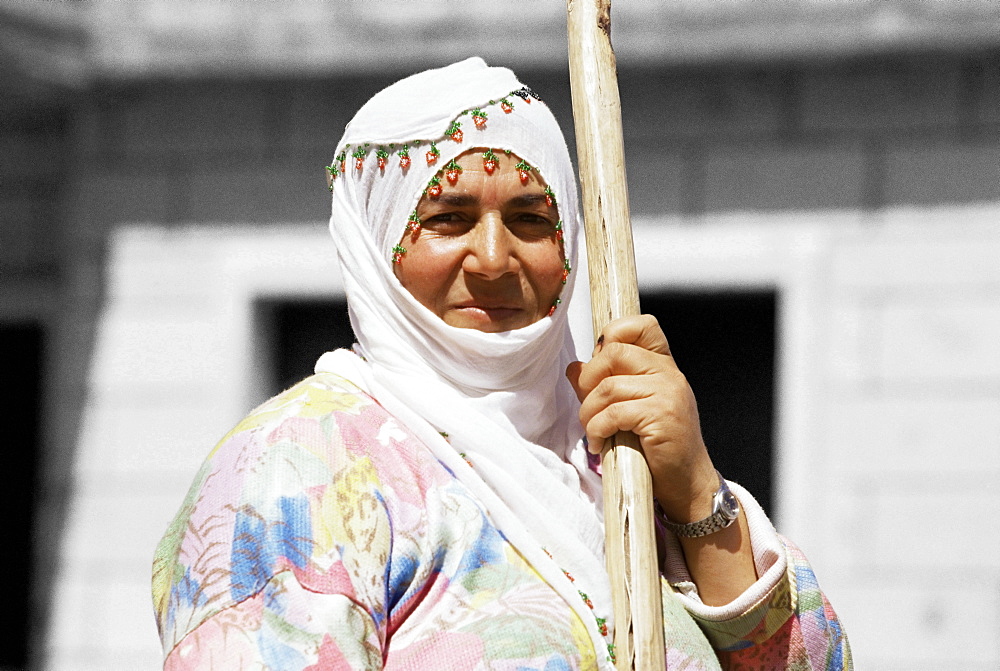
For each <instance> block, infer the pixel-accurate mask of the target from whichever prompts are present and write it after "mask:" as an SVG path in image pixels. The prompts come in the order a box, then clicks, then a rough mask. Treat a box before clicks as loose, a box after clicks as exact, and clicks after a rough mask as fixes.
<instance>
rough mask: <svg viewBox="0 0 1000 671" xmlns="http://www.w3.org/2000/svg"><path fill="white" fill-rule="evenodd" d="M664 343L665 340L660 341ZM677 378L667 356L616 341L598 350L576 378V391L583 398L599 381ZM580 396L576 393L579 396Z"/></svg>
mask: <svg viewBox="0 0 1000 671" xmlns="http://www.w3.org/2000/svg"><path fill="white" fill-rule="evenodd" d="M663 342H664V343H666V340H664V341H663ZM660 373H665V374H680V371H678V370H677V364H676V363H674V360H673V358H672V357H670V356H669V355H664V354H660V353H657V352H653V351H651V350H647V349H643V348H642V347H639V346H637V345H633V344H628V343H622V342H619V341H607V340H606V341H605V342H604V344H603V345H602V346H601V350H600V351H599V352H598V353H597V354H595V355H594V358H593V359H591V360H590V361H589V362H587V363H586V364H583V365H582V367H581V369H580V371H579V373H578V374H577V376H576V382H577V384H578V386H579V389H580V390H581V391H583V392H585V394H589V393H590V392H591V391H593V390H594V389H595V388H596V387H597V385H599V384H600V383H601V381H602V380H604V379H606V378H608V377H613V376H616V375H641V376H647V375H656V374H660ZM578 394H579V392H578Z"/></svg>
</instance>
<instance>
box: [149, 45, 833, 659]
mask: <svg viewBox="0 0 1000 671" xmlns="http://www.w3.org/2000/svg"><path fill="white" fill-rule="evenodd" d="M328 170H329V171H330V175H331V188H332V191H333V216H332V218H331V224H330V227H331V231H332V233H333V236H334V238H335V239H336V242H337V248H338V250H339V257H340V263H341V268H342V271H343V276H344V282H345V289H346V292H347V296H348V303H349V306H350V316H351V324H352V326H353V328H354V331H355V334H356V335H357V338H358V344H357V345H356V346H355V348H354V350H353V351H346V350H338V351H336V352H331V353H327V354H325V355H324V356H323V357H322V358H321V359H320V361H319V362H318V364H317V369H316V370H317V373H316V375H314V376H312V377H310V378H307V379H306V380H304V381H303V382H301V383H299V384H298V385H296V386H295V387H293V388H291V389H289V390H288V391H286V392H284V393H283V394H281V395H279V396H278V397H276V398H274V399H272V400H271V401H269V402H267V403H265V404H264V405H263V406H261V407H260V408H258V409H256V410H255V411H254V412H253V413H251V415H250V416H249V417H247V418H246V419H245V420H244V421H243V422H241V423H240V424H239V425H238V426H237V427H236V428H235V429H233V431H232V432H230V433H229V434H228V435H227V436H226V437H225V438H224V439H223V440H222V441H221V442H220V443H219V445H218V446H217V447H216V449H215V451H213V453H212V454H211V455H210V457H209V459H208V460H207V461H206V463H205V465H204V467H203V468H202V469H201V471H200V473H199V474H198V476H197V477H196V479H195V483H194V485H193V486H192V489H191V492H190V494H189V495H188V498H187V500H186V501H185V503H184V505H183V507H182V510H181V512H180V513H179V514H178V516H177V518H176V520H175V521H174V523H173V525H172V526H171V528H170V529H169V530H168V531H167V534H166V536H165V537H164V539H163V541H162V542H161V545H160V547H159V549H158V551H157V556H156V562H155V567H154V600H155V602H156V609H157V615H158V622H159V627H160V634H161V638H162V641H163V646H164V651H165V655H166V661H165V664H164V666H165V668H168V669H195V668H197V669H203V668H225V669H236V668H273V669H341V668H344V669H347V668H352V669H353V668H364V669H375V668H386V669H456V670H457V669H479V668H484V669H485V668H504V669H508V668H509V669H546V670H549V671H551V670H554V669H595V668H599V669H610V668H612V660H613V656H614V650H613V647H612V646H611V645H610V643H611V641H612V633H613V629H614V622H613V620H612V615H611V603H610V590H609V586H608V580H607V576H606V574H605V571H604V558H603V532H602V511H601V504H600V502H601V496H600V477H599V475H598V473H597V469H596V458H595V457H594V455H591V454H589V453H588V450H587V443H588V440H587V439H588V438H589V444H590V445H591V446H593V448H594V450H595V451H597V450H598V448H599V446H600V444H601V443H602V442H603V439H604V438H605V437H607V436H610V435H612V434H613V433H615V432H616V431H618V430H632V431H635V432H636V433H637V434H638V435H639V436H640V439H641V441H642V443H643V447H644V450H645V452H646V454H647V459H648V461H649V463H650V467H651V470H652V472H653V475H654V489H655V494H656V496H657V499H658V503H659V506H660V508H661V511H660V513H661V519H662V520H663V523H664V524H666V525H670V528H671V529H673V530H674V532H676V533H677V534H679V535H675V533H674V532H670V531H664V534H663V540H664V541H665V544H666V546H667V548H666V550H665V554H666V559H665V562H664V578H665V580H664V617H665V626H666V641H667V658H668V665H671V668H672V666H673V665H683V664H685V663H686V664H689V665H690V668H719V667H720V664H721V666H724V667H729V666H738V665H739V664H740V663H748V664H754V665H756V668H786V667H790V666H796V665H799V666H803V668H810V667H806V666H805V665H807V664H811V668H838V669H839V668H845V667H848V666H849V665H850V661H849V658H850V655H849V651H848V649H847V643H846V640H845V639H844V638H843V635H842V632H841V630H840V626H839V624H838V622H837V620H836V618H835V616H834V614H833V612H832V610H831V609H830V608H829V605H828V604H827V603H826V601H825V599H824V598H823V597H822V595H821V594H820V593H819V592H818V587H817V586H816V584H815V581H814V579H813V578H812V572H811V571H810V569H809V568H808V566H807V565H806V564H805V561H804V559H803V558H802V557H801V555H800V554H799V553H798V552H797V551H796V550H795V549H794V548H792V547H791V546H788V545H787V544H785V543H783V542H782V541H781V540H780V539H779V538H778V537H777V535H776V534H775V533H774V530H773V528H772V527H771V526H770V524H769V522H768V521H767V518H766V517H765V516H764V514H763V513H762V512H761V510H760V508H759V507H758V506H757V505H756V503H755V502H754V501H753V499H752V497H750V495H749V494H748V493H746V492H745V491H744V490H742V489H740V488H739V487H738V486H736V485H732V484H730V485H729V487H731V488H732V490H733V491H734V492H735V493H736V496H737V497H738V499H739V503H740V504H742V510H733V509H730V508H727V507H726V506H722V507H721V508H719V507H718V506H716V508H713V497H715V498H718V500H719V501H720V502H723V503H724V502H732V499H731V497H728V498H727V497H726V496H725V494H726V491H727V486H726V483H725V482H724V481H722V480H721V477H720V476H718V475H717V473H716V472H715V470H714V468H713V467H712V464H711V460H710V458H709V456H708V453H707V450H706V449H705V446H704V443H703V442H702V440H701V435H700V429H699V426H698V418H697V409H696V406H695V402H694V397H693V395H692V394H691V391H690V388H689V387H688V386H687V383H686V381H685V380H684V378H683V376H682V375H681V374H680V373H679V371H678V370H677V368H676V366H675V365H674V363H673V359H672V358H671V357H670V356H669V348H668V345H667V342H666V340H665V338H664V337H663V334H662V332H661V331H660V330H659V327H658V326H657V325H656V323H655V321H654V320H652V319H651V318H634V319H626V320H620V321H618V322H615V323H613V324H612V325H610V326H609V327H608V328H607V329H606V330H605V332H604V334H603V336H602V338H601V339H600V340H599V345H598V348H597V350H596V351H595V355H594V357H593V358H592V359H591V361H589V362H587V363H586V364H582V363H579V362H575V361H574V360H575V358H576V357H575V354H574V345H573V339H572V336H571V334H570V330H569V327H568V321H567V307H568V303H569V302H570V298H571V294H572V293H573V289H574V286H575V283H574V278H575V275H576V271H575V269H574V267H573V266H574V262H575V259H576V254H577V248H578V239H579V236H580V223H579V215H578V212H577V204H576V192H575V185H574V180H573V172H572V167H571V164H570V160H569V155H568V152H567V150H566V146H565V142H564V140H563V139H562V135H561V133H560V132H559V129H558V127H557V125H556V123H555V120H554V118H553V117H552V115H551V113H550V112H549V111H548V109H547V108H546V107H545V106H544V104H543V103H542V102H541V101H539V100H538V99H537V98H536V97H535V96H534V94H533V93H532V92H531V91H530V90H529V89H527V88H526V87H524V86H523V85H522V84H521V83H520V82H518V81H517V80H516V78H515V77H514V76H513V74H512V73H511V72H509V71H508V70H505V69H502V68H488V67H486V65H485V64H484V63H483V62H482V61H481V60H479V59H470V60H467V61H463V62H461V63H457V64H454V65H452V66H449V67H446V68H442V69H438V70H430V71H427V72H423V73H420V74H418V75H415V76H413V77H409V78H407V79H404V80H402V81H400V82H397V83H396V84H394V85H393V86H391V87H389V88H388V89H386V90H384V91H382V92H381V93H379V94H378V95H376V96H375V97H374V98H373V99H372V100H370V101H369V102H368V103H367V104H366V105H365V106H364V107H363V108H362V109H361V110H360V111H359V112H358V114H357V115H356V116H355V118H354V119H353V120H352V121H351V123H350V124H349V125H348V127H347V129H346V132H345V135H344V138H343V139H342V140H341V142H340V144H339V145H338V149H337V154H336V159H335V161H334V162H333V164H332V165H331V166H329V168H328ZM581 400H582V403H581ZM585 433H586V436H587V438H584V434H585ZM717 493H718V496H716V494H717ZM684 534H693V536H692V537H690V538H689V537H687V536H685V535H684ZM793 576H794V579H793ZM796 668H798V667H797V666H796Z"/></svg>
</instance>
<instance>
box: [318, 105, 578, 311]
mask: <svg viewBox="0 0 1000 671" xmlns="http://www.w3.org/2000/svg"><path fill="white" fill-rule="evenodd" d="M512 98H520V99H521V100H523V101H524V102H525V103H526V104H530V103H531V100H532V99H535V100H539V101H541V98H539V97H538V94H536V93H535V92H534V91H532V90H531V89H530V88H528V87H527V86H524V87H522V88H520V89H518V90H517V91H511V92H510V93H508V94H507V95H505V96H503V97H502V98H500V99H499V100H490V101H489V103H487V104H486V105H484V106H481V107H474V108H470V109H467V110H465V111H464V112H462V113H461V114H459V117H463V116H471V117H472V122H473V124H475V126H476V128H478V129H480V130H482V129H485V128H486V124H487V122H488V121H489V112H487V111H486V110H484V109H483V107H489V106H495V105H499V107H500V109H501V110H502V111H503V113H504V114H510V113H511V112H513V111H514V101H513V100H511V99H512ZM444 136H445V137H448V138H450V139H451V140H453V141H455V142H462V141H463V139H464V137H465V135H464V133H463V132H462V122H461V121H459V120H458V118H456V119H454V120H453V121H452V122H451V123H450V124H449V125H448V128H446V129H445V131H444ZM424 142H427V143H428V144H429V148H428V149H427V152H426V153H425V159H426V160H427V165H433V164H435V163H436V162H437V160H438V158H439V157H440V156H441V152H440V150H438V148H437V143H436V142H435V141H432V140H414V141H412V142H408V143H405V144H403V145H402V146H401V147H398V148H397V146H396V145H395V144H390V145H388V147H385V146H382V145H379V146H377V147H376V148H375V152H374V156H375V160H376V165H377V167H378V170H379V173H380V174H385V170H386V167H387V165H388V163H389V158H390V156H391V155H392V154H395V155H396V156H397V158H398V165H399V169H400V170H404V171H405V170H407V169H408V168H409V167H410V164H411V162H412V159H411V158H410V149H411V148H413V149H415V148H417V147H420V146H421V145H423V143H424ZM370 147H371V144H370V143H368V142H366V143H365V144H364V145H362V146H359V147H355V149H354V151H353V152H351V154H350V155H351V157H352V158H353V159H354V169H355V170H359V171H360V170H364V167H365V161H366V160H367V159H368V157H369V154H370ZM349 150H350V145H348V146H347V147H346V148H345V149H344V150H343V151H341V152H340V154H339V155H338V156H337V157H336V158H335V159H334V161H333V163H331V164H330V165H328V166H326V172H327V186H328V187H329V189H330V191H333V187H334V183H335V182H336V180H337V178H338V177H339V176H341V175H342V174H344V173H345V172H346V170H347V152H348V151H349ZM497 151H503V152H504V153H506V154H510V153H511V152H510V150H509V149H504V150H499V149H498V150H497ZM482 157H483V169H484V170H486V172H487V173H488V174H490V175H492V174H493V171H494V170H496V168H497V166H498V165H499V161H498V159H497V155H496V153H494V150H493V149H490V148H487V149H486V151H485V152H483V155H482ZM514 169H515V170H517V172H518V177H520V179H521V182H522V183H527V181H528V179H529V178H530V177H531V173H532V171H534V170H535V168H534V166H532V165H530V164H529V163H528V162H527V161H525V160H523V159H522V160H521V161H520V162H519V163H518V164H517V165H515V166H514ZM461 172H462V167H461V166H460V165H458V163H457V162H456V161H455V159H452V160H451V161H449V162H448V163H447V164H446V165H445V166H444V167H442V168H441V169H440V170H438V171H437V173H436V174H435V175H433V176H432V177H431V179H430V181H428V182H427V186H426V187H425V188H424V195H427V196H429V197H431V198H436V197H437V196H439V195H441V191H442V186H441V178H442V177H444V178H445V179H446V180H448V183H449V184H455V183H456V182H457V181H458V177H459V175H460V174H461ZM544 193H545V203H546V205H548V206H549V207H553V206H555V205H556V195H555V193H554V192H553V191H552V187H551V186H549V185H546V186H545V192H544ZM420 223H421V222H420V218H419V217H418V216H417V212H416V210H414V211H413V213H412V214H410V217H409V219H408V220H407V222H406V225H405V228H404V231H403V235H406V234H407V233H415V232H417V231H419V230H420ZM555 231H556V241H557V242H560V243H561V242H562V239H563V222H562V221H561V220H560V221H558V222H557V223H556V225H555ZM405 254H406V248H405V247H403V246H402V245H401V244H397V245H395V246H394V247H393V248H392V257H391V258H392V263H394V264H395V263H401V262H402V260H403V256H404V255H405ZM563 264H564V266H563V277H562V282H563V284H566V280H567V279H568V278H569V274H570V272H572V268H571V267H570V263H569V259H564V261H563ZM561 302H562V301H561V300H560V299H558V298H557V299H556V300H555V302H554V303H553V304H552V307H551V308H550V309H549V313H548V314H549V315H550V316H551V315H552V313H553V312H555V310H556V307H557V306H558V305H559V304H560V303H561Z"/></svg>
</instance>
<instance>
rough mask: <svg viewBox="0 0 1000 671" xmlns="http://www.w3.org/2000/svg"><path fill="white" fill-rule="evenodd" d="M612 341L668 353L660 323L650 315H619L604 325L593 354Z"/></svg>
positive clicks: (668, 349)
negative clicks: (619, 316)
mask: <svg viewBox="0 0 1000 671" xmlns="http://www.w3.org/2000/svg"><path fill="white" fill-rule="evenodd" d="M613 342H619V343H625V344H627V345H635V346H636V347H639V348H641V349H644V350H648V351H650V352H656V353H657V354H666V355H668V356H669V355H670V345H669V344H668V343H667V337H666V336H665V335H663V330H662V329H661V328H660V323H659V322H658V321H656V317H654V316H652V315H638V316H634V317H621V318H619V319H616V320H614V321H613V322H611V323H610V324H608V325H607V326H605V327H604V330H603V331H602V332H601V337H600V338H599V339H598V347H597V348H595V352H594V353H595V355H596V354H597V352H598V351H599V350H600V349H602V348H603V346H606V345H608V344H610V343H613Z"/></svg>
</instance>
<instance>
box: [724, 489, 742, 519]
mask: <svg viewBox="0 0 1000 671" xmlns="http://www.w3.org/2000/svg"><path fill="white" fill-rule="evenodd" d="M721 504H722V505H720V506H719V508H720V509H721V510H722V514H723V515H725V516H726V517H727V518H728V519H735V518H736V516H737V515H739V514H740V502H739V500H737V498H736V496H735V495H734V494H733V493H732V492H729V491H727V492H723V494H722V501H721Z"/></svg>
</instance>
